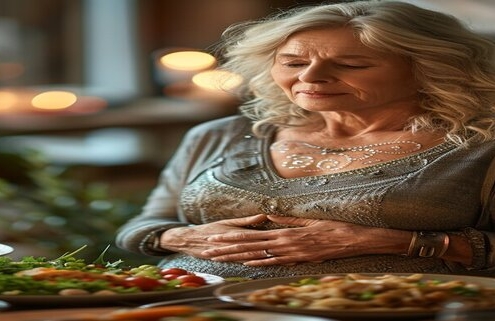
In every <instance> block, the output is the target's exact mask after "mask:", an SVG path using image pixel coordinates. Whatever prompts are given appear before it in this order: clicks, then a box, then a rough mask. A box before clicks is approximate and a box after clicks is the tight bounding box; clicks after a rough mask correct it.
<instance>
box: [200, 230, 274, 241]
mask: <svg viewBox="0 0 495 321" xmlns="http://www.w3.org/2000/svg"><path fill="white" fill-rule="evenodd" d="M272 234H273V233H272V232H271V231H243V232H228V233H225V234H216V235H212V236H210V237H208V238H207V239H206V240H207V241H208V242H246V241H248V242H254V241H265V240H268V239H270V238H271V235H272Z"/></svg>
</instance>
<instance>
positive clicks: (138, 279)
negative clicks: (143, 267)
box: [124, 276, 163, 291]
mask: <svg viewBox="0 0 495 321" xmlns="http://www.w3.org/2000/svg"><path fill="white" fill-rule="evenodd" d="M124 285H125V286H127V287H133V286H135V287H138V288H140V289H141V290H143V291H150V290H153V289H155V288H157V287H159V286H162V285H163V284H162V283H160V281H158V280H157V279H153V278H149V277H146V276H132V277H128V278H125V280H124Z"/></svg>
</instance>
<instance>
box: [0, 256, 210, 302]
mask: <svg viewBox="0 0 495 321" xmlns="http://www.w3.org/2000/svg"><path fill="white" fill-rule="evenodd" d="M81 249H82V248H81ZM81 249H79V250H81ZM107 249H108V248H107ZM79 250H77V251H75V252H73V253H68V254H64V255H63V256H61V257H59V258H57V259H53V260H48V259H46V258H44V257H32V256H29V257H24V258H22V259H21V260H20V261H14V260H12V259H11V258H9V257H0V295H111V294H124V293H139V292H149V291H170V290H176V289H184V288H197V287H201V286H205V285H207V284H208V282H207V280H205V278H203V277H202V276H200V275H197V274H195V273H194V272H191V271H187V270H184V269H181V268H166V269H162V268H160V267H158V266H155V265H149V264H147V265H141V266H137V267H127V266H125V265H124V262H123V261H122V260H118V261H116V262H106V261H104V259H103V254H104V253H105V251H106V250H105V251H104V252H103V253H102V254H101V255H100V256H99V257H98V258H97V259H96V260H95V261H94V262H91V263H87V262H85V261H84V260H83V259H78V258H76V257H75V254H76V253H77V252H79Z"/></svg>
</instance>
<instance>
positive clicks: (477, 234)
mask: <svg viewBox="0 0 495 321" xmlns="http://www.w3.org/2000/svg"><path fill="white" fill-rule="evenodd" d="M494 183H495V159H492V161H491V163H490V166H489V168H488V170H487V172H486V175H485V181H484V182H483V186H482V190H481V205H482V206H481V215H480V218H479V221H478V222H477V224H476V226H475V228H466V229H464V231H463V233H464V236H465V237H466V238H467V239H468V241H469V243H470V244H471V249H472V251H473V263H472V264H471V266H469V267H468V269H469V270H473V271H477V272H478V271H479V272H481V273H483V274H488V275H490V276H495V231H494V227H495V186H494V185H495V184H494Z"/></svg>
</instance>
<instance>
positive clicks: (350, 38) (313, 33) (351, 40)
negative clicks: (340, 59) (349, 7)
mask: <svg viewBox="0 0 495 321" xmlns="http://www.w3.org/2000/svg"><path fill="white" fill-rule="evenodd" d="M284 53H286V54H295V55H305V54H312V53H316V54H318V55H342V54H348V55H365V56H370V57H379V56H383V54H382V53H380V52H379V51H377V50H374V49H371V48H369V47H367V46H365V45H363V44H362V43H361V41H359V39H358V38H357V37H356V35H355V34H354V31H353V30H352V29H350V28H322V29H314V30H305V31H300V32H297V33H295V34H293V35H291V36H290V37H289V38H287V40H286V41H285V42H284V43H283V44H282V45H280V46H279V47H278V48H277V54H284Z"/></svg>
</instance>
